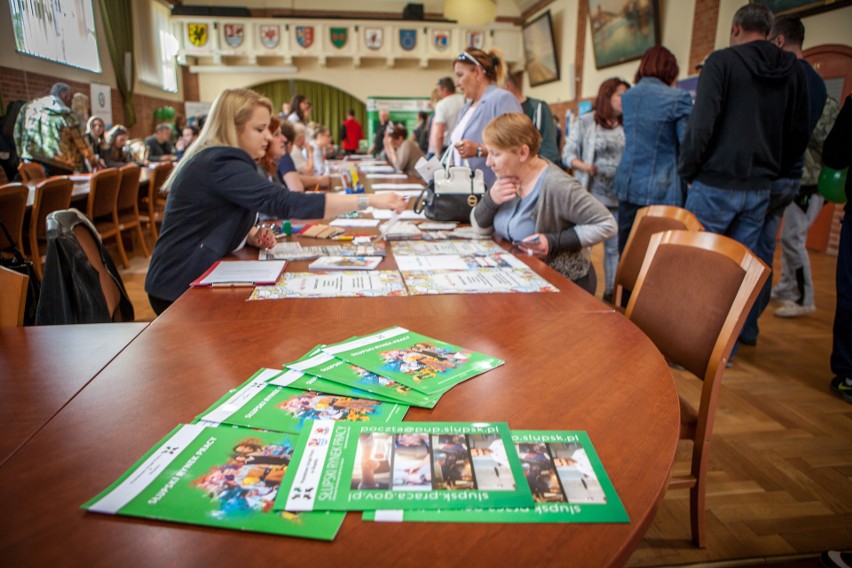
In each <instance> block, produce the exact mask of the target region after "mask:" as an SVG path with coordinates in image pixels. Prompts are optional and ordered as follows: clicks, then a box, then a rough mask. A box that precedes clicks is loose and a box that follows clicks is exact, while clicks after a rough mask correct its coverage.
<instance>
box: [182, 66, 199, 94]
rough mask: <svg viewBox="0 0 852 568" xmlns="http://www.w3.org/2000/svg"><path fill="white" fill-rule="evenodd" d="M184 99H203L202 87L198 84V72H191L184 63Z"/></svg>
mask: <svg viewBox="0 0 852 568" xmlns="http://www.w3.org/2000/svg"><path fill="white" fill-rule="evenodd" d="M180 70H181V73H182V74H183V77H182V79H183V100H185V101H193V102H197V101H200V100H201V87H200V86H199V85H198V73H190V72H189V66H188V65H182V66H181V68H180Z"/></svg>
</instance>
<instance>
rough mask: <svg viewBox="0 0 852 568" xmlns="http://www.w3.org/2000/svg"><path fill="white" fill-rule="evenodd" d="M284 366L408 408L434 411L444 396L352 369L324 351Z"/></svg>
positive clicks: (356, 366)
mask: <svg viewBox="0 0 852 568" xmlns="http://www.w3.org/2000/svg"><path fill="white" fill-rule="evenodd" d="M324 347H325V346H323V348H324ZM284 366H285V367H287V368H288V369H291V370H294V371H298V372H302V373H306V374H309V375H315V376H317V377H322V378H323V379H326V380H328V381H333V382H337V383H340V384H343V385H347V386H349V387H352V388H356V389H362V390H365V391H368V392H370V393H374V394H377V395H381V396H382V397H384V398H385V399H390V400H394V401H397V402H400V403H402V404H407V405H409V406H420V407H422V408H435V405H436V404H438V400H439V399H440V398H441V395H442V394H443V392H444V391H440V392H437V393H434V394H431V395H426V394H423V393H421V392H418V391H416V390H412V389H411V388H410V387H408V386H405V385H402V384H400V383H398V382H396V381H394V380H392V379H390V378H388V377H385V376H382V375H379V374H376V373H374V372H371V371H368V370H367V369H364V368H362V367H359V366H358V365H353V364H352V363H349V362H348V361H344V360H343V359H339V358H337V357H335V356H334V355H331V354H330V353H325V352H324V351H320V352H317V351H316V350H314V351H311V352H310V353H308V354H307V355H306V356H305V357H303V358H301V359H299V360H298V361H294V362H292V363H285V365H284ZM445 390H446V389H445Z"/></svg>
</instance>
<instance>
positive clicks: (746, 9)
mask: <svg viewBox="0 0 852 568" xmlns="http://www.w3.org/2000/svg"><path fill="white" fill-rule="evenodd" d="M774 20H775V17H774V16H773V15H772V11H771V10H770V9H769V8H767V7H766V6H764V5H763V4H746V5H745V6H743V7H741V8H740V9H739V10H737V13H736V14H734V20H733V23H734V24H735V25H738V26H740V27H741V28H742V29H743V30H745V31H747V32H759V33H762V34H763V35H765V36H768V35H769V32H770V31H771V30H772V24H773V22H774Z"/></svg>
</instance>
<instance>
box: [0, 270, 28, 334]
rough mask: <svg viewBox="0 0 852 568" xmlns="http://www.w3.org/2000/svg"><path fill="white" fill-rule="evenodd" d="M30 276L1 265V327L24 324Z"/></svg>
mask: <svg viewBox="0 0 852 568" xmlns="http://www.w3.org/2000/svg"><path fill="white" fill-rule="evenodd" d="M28 282H29V277H28V276H27V275H26V274H20V273H18V272H15V271H14V270H9V269H8V268H4V267H2V266H0V328H2V327H21V326H22V325H24V310H25V308H26V307H27V284H28Z"/></svg>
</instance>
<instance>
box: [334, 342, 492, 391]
mask: <svg viewBox="0 0 852 568" xmlns="http://www.w3.org/2000/svg"><path fill="white" fill-rule="evenodd" d="M323 351H325V352H326V353H328V354H330V355H334V356H335V357H337V358H339V359H343V360H345V361H349V362H350V363H352V364H353V365H358V366H359V367H361V368H363V369H366V370H368V371H372V372H373V373H377V374H379V375H381V376H383V377H388V378H389V379H393V380H394V381H396V382H398V383H401V384H403V385H406V386H409V387H411V388H412V389H415V390H417V391H419V392H422V393H424V394H437V393H439V392H444V391H446V390H447V389H449V388H450V387H453V386H455V385H457V384H459V383H461V382H462V381H466V380H467V379H469V378H471V377H475V376H477V375H480V374H482V373H484V372H486V371H489V370H491V369H493V368H495V367H499V366H500V365H502V364H503V361H501V360H500V359H497V358H496V357H489V356H488V355H484V354H482V353H477V352H475V351H470V350H468V349H464V348H462V347H458V346H456V345H451V344H449V343H444V342H443V341H439V340H437V339H432V338H431V337H426V336H425V335H420V334H419V333H414V332H413V331H409V330H407V329H405V328H402V327H393V328H389V329H385V330H383V331H380V332H378V333H375V334H373V335H367V336H364V337H359V338H355V339H350V340H349V341H345V342H343V343H338V344H336V345H327V346H326V347H324V348H323Z"/></svg>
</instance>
